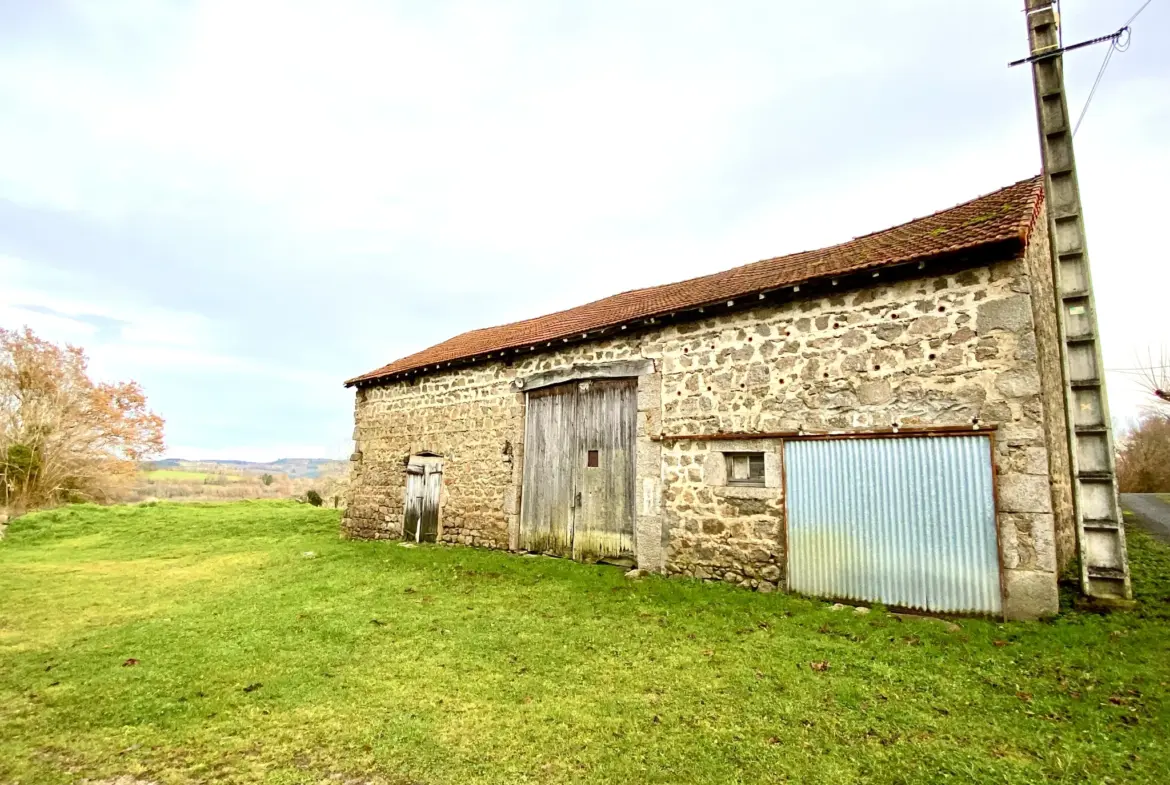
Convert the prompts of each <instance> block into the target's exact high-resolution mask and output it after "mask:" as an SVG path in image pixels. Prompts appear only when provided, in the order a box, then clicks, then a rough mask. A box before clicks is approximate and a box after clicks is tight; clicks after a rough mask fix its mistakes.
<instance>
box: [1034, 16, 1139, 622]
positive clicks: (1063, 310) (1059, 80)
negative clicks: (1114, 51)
mask: <svg viewBox="0 0 1170 785" xmlns="http://www.w3.org/2000/svg"><path fill="white" fill-rule="evenodd" d="M1025 10H1026V11H1027V17H1028V41H1029V44H1030V46H1031V54H1032V56H1033V57H1036V56H1040V59H1036V60H1034V61H1033V62H1032V82H1033V85H1034V88H1035V95H1036V116H1037V120H1038V123H1039V127H1040V148H1041V154H1042V156H1043V161H1044V185H1045V189H1046V198H1047V203H1048V226H1049V242H1050V245H1051V250H1052V264H1053V281H1054V283H1055V288H1056V303H1055V305H1056V307H1057V310H1058V311H1059V314H1060V316H1059V319H1058V323H1059V326H1060V327H1059V329H1060V341H1061V360H1062V365H1063V376H1064V396H1065V415H1066V417H1067V419H1068V429H1069V453H1070V454H1069V458H1070V462H1071V466H1072V481H1073V504H1074V509H1075V516H1076V525H1077V542H1078V545H1079V548H1080V562H1081V588H1082V590H1083V591H1084V593H1085V594H1086V595H1088V596H1090V597H1094V598H1099V599H1104V600H1111V599H1112V600H1129V599H1131V598H1132V596H1133V592H1132V588H1131V586H1130V579H1129V560H1128V558H1127V556H1126V549H1125V528H1124V526H1123V525H1122V517H1121V508H1120V505H1119V503H1118V497H1117V473H1116V467H1115V465H1114V453H1113V429H1112V425H1111V423H1110V419H1109V401H1108V398H1107V397H1106V393H1105V379H1104V366H1103V365H1102V363H1101V344H1100V341H1099V339H1098V332H1097V311H1096V308H1095V305H1094V302H1093V284H1092V279H1091V277H1090V275H1089V250H1088V245H1087V243H1086V240H1085V225H1084V219H1083V214H1082V210H1081V195H1080V188H1079V187H1078V185H1077V170H1076V159H1075V158H1074V157H1073V128H1072V127H1071V125H1070V124H1069V115H1068V105H1067V102H1066V99H1065V90H1064V69H1063V58H1062V57H1061V54H1060V36H1059V27H1058V25H1059V20H1058V19H1057V16H1056V12H1055V8H1054V7H1053V4H1052V2H1051V0H1025Z"/></svg>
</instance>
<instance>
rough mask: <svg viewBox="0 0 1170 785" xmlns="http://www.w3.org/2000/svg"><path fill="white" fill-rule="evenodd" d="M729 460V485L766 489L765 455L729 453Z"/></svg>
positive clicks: (727, 456)
mask: <svg viewBox="0 0 1170 785" xmlns="http://www.w3.org/2000/svg"><path fill="white" fill-rule="evenodd" d="M725 457H726V459H727V484H728V485H755V486H758V487H761V488H762V487H764V454H763V453H762V452H729V453H726V454H725Z"/></svg>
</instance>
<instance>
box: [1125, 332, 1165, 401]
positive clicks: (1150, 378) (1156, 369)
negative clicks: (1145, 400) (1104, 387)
mask: <svg viewBox="0 0 1170 785" xmlns="http://www.w3.org/2000/svg"><path fill="white" fill-rule="evenodd" d="M1129 372H1130V373H1132V374H1133V375H1134V376H1135V377H1136V379H1137V382H1138V385H1139V386H1140V387H1141V388H1142V389H1143V390H1145V391H1146V392H1148V393H1149V394H1150V396H1151V398H1152V399H1154V403H1155V405H1157V406H1159V407H1161V406H1165V405H1166V404H1167V403H1170V352H1168V351H1167V350H1166V347H1164V346H1163V347H1162V348H1161V349H1160V350H1159V351H1158V357H1157V358H1156V359H1155V357H1154V353H1153V352H1152V351H1149V350H1147V351H1146V359H1145V360H1142V359H1140V358H1139V359H1138V363H1137V367H1136V368H1134V369H1133V370H1132V371H1129Z"/></svg>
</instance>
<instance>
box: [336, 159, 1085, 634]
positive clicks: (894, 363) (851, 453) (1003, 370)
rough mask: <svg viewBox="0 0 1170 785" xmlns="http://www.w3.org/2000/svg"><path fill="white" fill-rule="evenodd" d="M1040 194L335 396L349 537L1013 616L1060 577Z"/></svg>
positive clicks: (515, 335)
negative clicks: (347, 462) (347, 463)
mask: <svg viewBox="0 0 1170 785" xmlns="http://www.w3.org/2000/svg"><path fill="white" fill-rule="evenodd" d="M1047 226H1048V224H1047V221H1046V217H1045V215H1044V191H1043V181H1042V179H1041V178H1039V177H1037V178H1033V179H1029V180H1024V181H1022V182H1019V183H1016V184H1015V185H1011V186H1008V187H1007V188H1004V189H1002V190H999V191H996V192H994V193H991V194H988V195H986V196H982V197H979V198H977V199H974V200H973V201H970V202H967V203H965V204H961V205H959V206H957V207H953V208H951V209H948V210H943V211H941V212H938V213H935V214H933V215H930V216H927V217H925V218H919V219H916V220H913V221H910V222H909V223H905V224H902V225H900V226H896V227H893V228H891V229H887V230H885V231H881V232H876V233H874V234H870V235H865V236H863V237H858V238H855V239H853V240H850V241H849V242H845V243H842V244H840V245H836V246H833V247H830V248H824V249H821V250H817V251H806V252H802V253H797V254H792V255H790V256H783V257H779V258H774V259H765V260H763V261H759V262H755V263H752V264H747V265H744V266H741V267H735V268H732V269H730V270H726V271H724V272H719V273H715V274H713V275H708V276H705V277H701V278H695V279H692V280H688V281H682V282H680V283H672V284H667V285H664V286H658V287H653V288H649V289H640V290H637V291H630V292H625V293H622V294H617V295H614V296H613V297H608V298H606V299H603V300H598V301H596V302H593V303H589V304H586V305H582V306H580V307H578V308H572V309H570V310H567V311H562V312H559V313H554V314H549V315H547V316H541V317H538V318H535V319H530V320H527V321H522V322H516V323H514V324H506V325H502V326H499V327H489V328H487V329H482V330H475V331H472V332H468V333H464V334H463V335H459V336H457V337H455V338H452V339H450V340H448V341H446V342H444V343H441V344H439V345H437V346H433V347H431V348H429V349H425V350H423V351H421V352H418V353H417V354H413V355H411V356H409V357H405V358H403V359H400V360H396V361H395V362H392V363H390V364H389V365H386V366H384V367H382V368H378V369H377V370H374V371H371V372H369V373H366V374H363V375H361V376H358V377H356V378H354V379H351V380H349V381H348V382H347V383H346V384H347V386H350V387H354V388H356V394H357V395H356V397H357V401H356V406H355V418H354V419H355V430H354V440H355V452H354V454H353V456H352V477H351V487H350V491H349V498H348V506H347V508H346V513H345V517H344V520H343V523H342V526H343V530H344V533H345V534H346V535H348V536H351V537H361V538H405V539H410V540H419V541H427V542H429V541H439V542H445V543H452V544H455V543H461V544H464V545H474V546H481V547H488V548H499V549H506V550H511V551H529V552H540V553H549V554H555V555H559V556H563V557H566V558H574V559H579V560H583V561H610V562H614V563H618V564H630V565H637V566H638V567H640V568H642V569H645V570H649V571H653V572H661V573H666V574H669V575H679V576H690V577H694V578H701V579H708V580H721V581H727V582H729V583H734V584H737V585H739V586H743V587H746V588H753V589H757V590H759V591H775V590H778V589H779V590H787V591H794V592H799V593H803V594H808V595H812V596H818V597H825V598H836V599H843V600H857V601H865V602H878V601H880V602H884V603H886V604H887V605H890V606H896V607H904V608H911V609H922V610H929V611H938V612H949V613H976V614H985V615H992V616H1002V617H1006V618H1034V617H1038V616H1043V615H1046V614H1051V613H1055V612H1056V610H1057V573H1058V572H1059V571H1060V570H1061V569H1062V568H1063V567H1064V566H1065V565H1066V564H1067V563H1068V562H1069V561H1070V559H1072V558H1073V557H1074V556H1075V527H1074V521H1073V510H1072V495H1071V488H1070V482H1069V479H1068V478H1069V466H1068V461H1069V452H1068V450H1069V448H1068V432H1067V425H1066V420H1065V412H1064V403H1063V397H1062V379H1061V365H1060V355H1059V348H1058V343H1057V341H1058V336H1057V323H1056V318H1057V314H1056V309H1055V306H1054V290H1053V283H1052V274H1051V266H1050V265H1051V263H1050V257H1049V250H1048V236H1047V235H1048V230H1047Z"/></svg>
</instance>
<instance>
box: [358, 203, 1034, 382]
mask: <svg viewBox="0 0 1170 785" xmlns="http://www.w3.org/2000/svg"><path fill="white" fill-rule="evenodd" d="M1042 202H1043V190H1042V189H1041V192H1040V194H1039V197H1038V200H1037V203H1036V206H1035V208H1034V211H1033V214H1032V216H1031V219H1030V220H1029V222H1028V223H1027V224H1025V225H1023V226H1021V227H1020V228H1019V229H1018V230H1017V231H1016V232H1015V233H1013V234H1004V235H1001V236H999V237H995V238H992V239H990V240H987V241H985V242H982V243H979V244H978V245H971V246H956V247H951V248H944V249H941V250H939V251H934V252H931V253H929V254H912V255H909V256H904V257H897V258H894V259H882V260H880V261H877V262H873V263H871V264H865V265H862V266H860V267H855V268H852V269H850V270H849V271H847V272H845V273H839V274H833V273H825V274H821V275H811V276H809V277H807V278H802V279H800V280H797V281H790V282H786V283H782V284H778V285H775V286H764V287H760V288H757V289H752V290H749V291H745V292H742V293H739V294H736V295H735V296H734V299H742V298H745V297H753V296H759V295H766V294H769V293H772V292H776V291H780V290H783V289H793V288H796V289H797V290H799V287H801V286H805V285H809V284H815V283H820V282H823V281H829V280H834V279H839V278H853V277H855V276H857V275H858V274H859V273H872V272H873V271H874V269H875V268H881V269H886V268H897V267H905V266H906V265H910V264H925V263H928V262H932V261H939V260H949V259H951V258H953V257H955V256H963V255H968V254H973V253H977V252H980V251H994V250H995V249H996V246H1000V245H1005V244H1007V245H1008V246H1009V247H1008V248H1007V249H1005V258H1007V257H1006V253H1010V254H1012V255H1013V256H1014V254H1017V253H1019V252H1020V251H1022V250H1023V249H1024V247H1025V246H1026V245H1027V243H1028V241H1029V239H1030V236H1031V233H1032V230H1033V227H1034V224H1035V220H1036V217H1037V216H1038V215H1039V212H1040V206H1041V204H1042ZM725 301H726V298H722V297H720V298H718V299H712V300H707V301H704V302H701V303H697V304H694V305H690V306H687V307H686V308H681V309H679V308H676V309H664V310H661V311H655V312H650V313H645V314H642V315H639V316H636V317H633V318H632V319H630V320H628V321H626V322H618V323H614V324H610V325H603V326H599V327H596V328H594V329H592V330H587V331H586V333H584V334H581V333H580V331H578V330H572V331H568V332H565V333H560V334H557V335H554V336H552V337H549V338H541V339H540V340H539V341H537V342H535V343H534V342H532V341H521V342H516V343H512V344H508V345H504V346H501V347H498V348H495V349H492V350H491V352H483V353H473V354H467V355H461V356H458V357H451V358H448V359H446V360H441V361H438V362H435V363H424V364H422V365H419V366H415V367H408V368H399V369H396V370H393V371H384V370H383V369H384V368H387V367H389V366H383V368H378V369H375V370H373V371H370V372H368V373H365V374H362V375H360V376H355V377H354V378H352V379H349V380H347V381H346V382H345V387H346V388H349V387H355V386H358V387H360V386H362V385H367V384H376V383H378V382H382V381H385V380H387V379H389V378H391V377H394V376H397V375H400V374H407V373H418V372H420V371H426V370H429V369H430V367H431V366H434V367H435V368H436V369H437V368H439V367H440V366H451V365H454V364H456V363H458V364H463V363H469V364H470V363H474V362H476V361H479V360H482V359H487V358H488V357H492V356H494V355H500V356H503V354H504V353H505V352H509V351H513V350H519V349H523V348H524V347H526V346H530V347H533V348H535V344H536V343H550V344H551V343H552V342H553V341H566V342H572V341H573V339H574V338H576V339H577V340H589V339H590V336H594V337H595V334H600V333H602V332H604V331H607V330H610V329H613V328H615V327H622V326H623V325H629V324H633V323H635V322H641V323H643V324H646V323H650V324H652V323H653V320H655V319H659V318H662V317H664V316H671V315H675V314H678V313H689V312H691V311H699V310H704V309H707V308H710V307H712V306H716V305H719V304H721V303H723V302H725ZM578 336H580V337H578ZM392 365H393V363H391V366H392Z"/></svg>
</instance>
